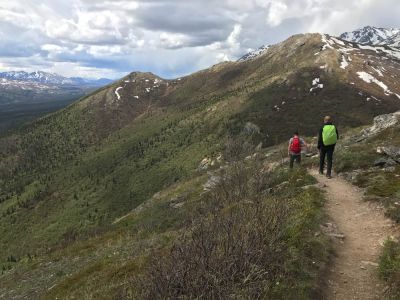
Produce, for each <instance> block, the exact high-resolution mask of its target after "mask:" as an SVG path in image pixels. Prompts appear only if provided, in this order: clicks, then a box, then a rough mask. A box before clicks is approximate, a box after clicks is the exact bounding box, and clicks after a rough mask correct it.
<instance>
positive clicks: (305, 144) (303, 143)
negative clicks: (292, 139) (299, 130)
mask: <svg viewBox="0 0 400 300" xmlns="http://www.w3.org/2000/svg"><path fill="white" fill-rule="evenodd" d="M300 141H301V144H302V146H304V148H305V150H306V151H307V148H308V145H307V143H306V141H305V139H301V140H300Z"/></svg>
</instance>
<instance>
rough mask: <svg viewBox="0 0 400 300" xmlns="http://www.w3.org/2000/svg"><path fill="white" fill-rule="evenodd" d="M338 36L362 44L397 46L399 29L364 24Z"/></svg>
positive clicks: (399, 42) (399, 43) (399, 37)
mask: <svg viewBox="0 0 400 300" xmlns="http://www.w3.org/2000/svg"><path fill="white" fill-rule="evenodd" d="M340 38H341V39H343V40H346V41H349V42H354V43H359V44H363V45H388V46H392V47H399V45H400V29H399V28H381V27H374V26H365V27H363V28H360V29H357V30H355V31H351V32H345V33H343V34H341V35H340Z"/></svg>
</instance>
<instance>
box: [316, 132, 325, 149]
mask: <svg viewBox="0 0 400 300" xmlns="http://www.w3.org/2000/svg"><path fill="white" fill-rule="evenodd" d="M323 130H324V128H323V127H322V128H321V129H320V130H319V133H318V146H317V148H318V150H319V149H321V148H322V146H323V143H322V131H323Z"/></svg>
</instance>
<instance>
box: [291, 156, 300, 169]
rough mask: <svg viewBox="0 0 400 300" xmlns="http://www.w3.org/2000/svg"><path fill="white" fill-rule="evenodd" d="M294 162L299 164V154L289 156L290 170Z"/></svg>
mask: <svg viewBox="0 0 400 300" xmlns="http://www.w3.org/2000/svg"><path fill="white" fill-rule="evenodd" d="M294 161H296V162H297V163H298V164H300V163H301V154H290V168H291V169H293V163H294Z"/></svg>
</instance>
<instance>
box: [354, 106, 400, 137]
mask: <svg viewBox="0 0 400 300" xmlns="http://www.w3.org/2000/svg"><path fill="white" fill-rule="evenodd" d="M398 125H400V111H398V112H395V113H392V114H387V115H381V116H377V117H375V118H374V125H373V126H372V127H370V128H367V129H364V130H363V131H362V132H361V133H362V136H363V137H364V138H367V137H370V136H372V135H375V134H377V133H379V132H381V131H383V130H385V129H386V128H390V127H394V126H398ZM360 140H362V138H360Z"/></svg>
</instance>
